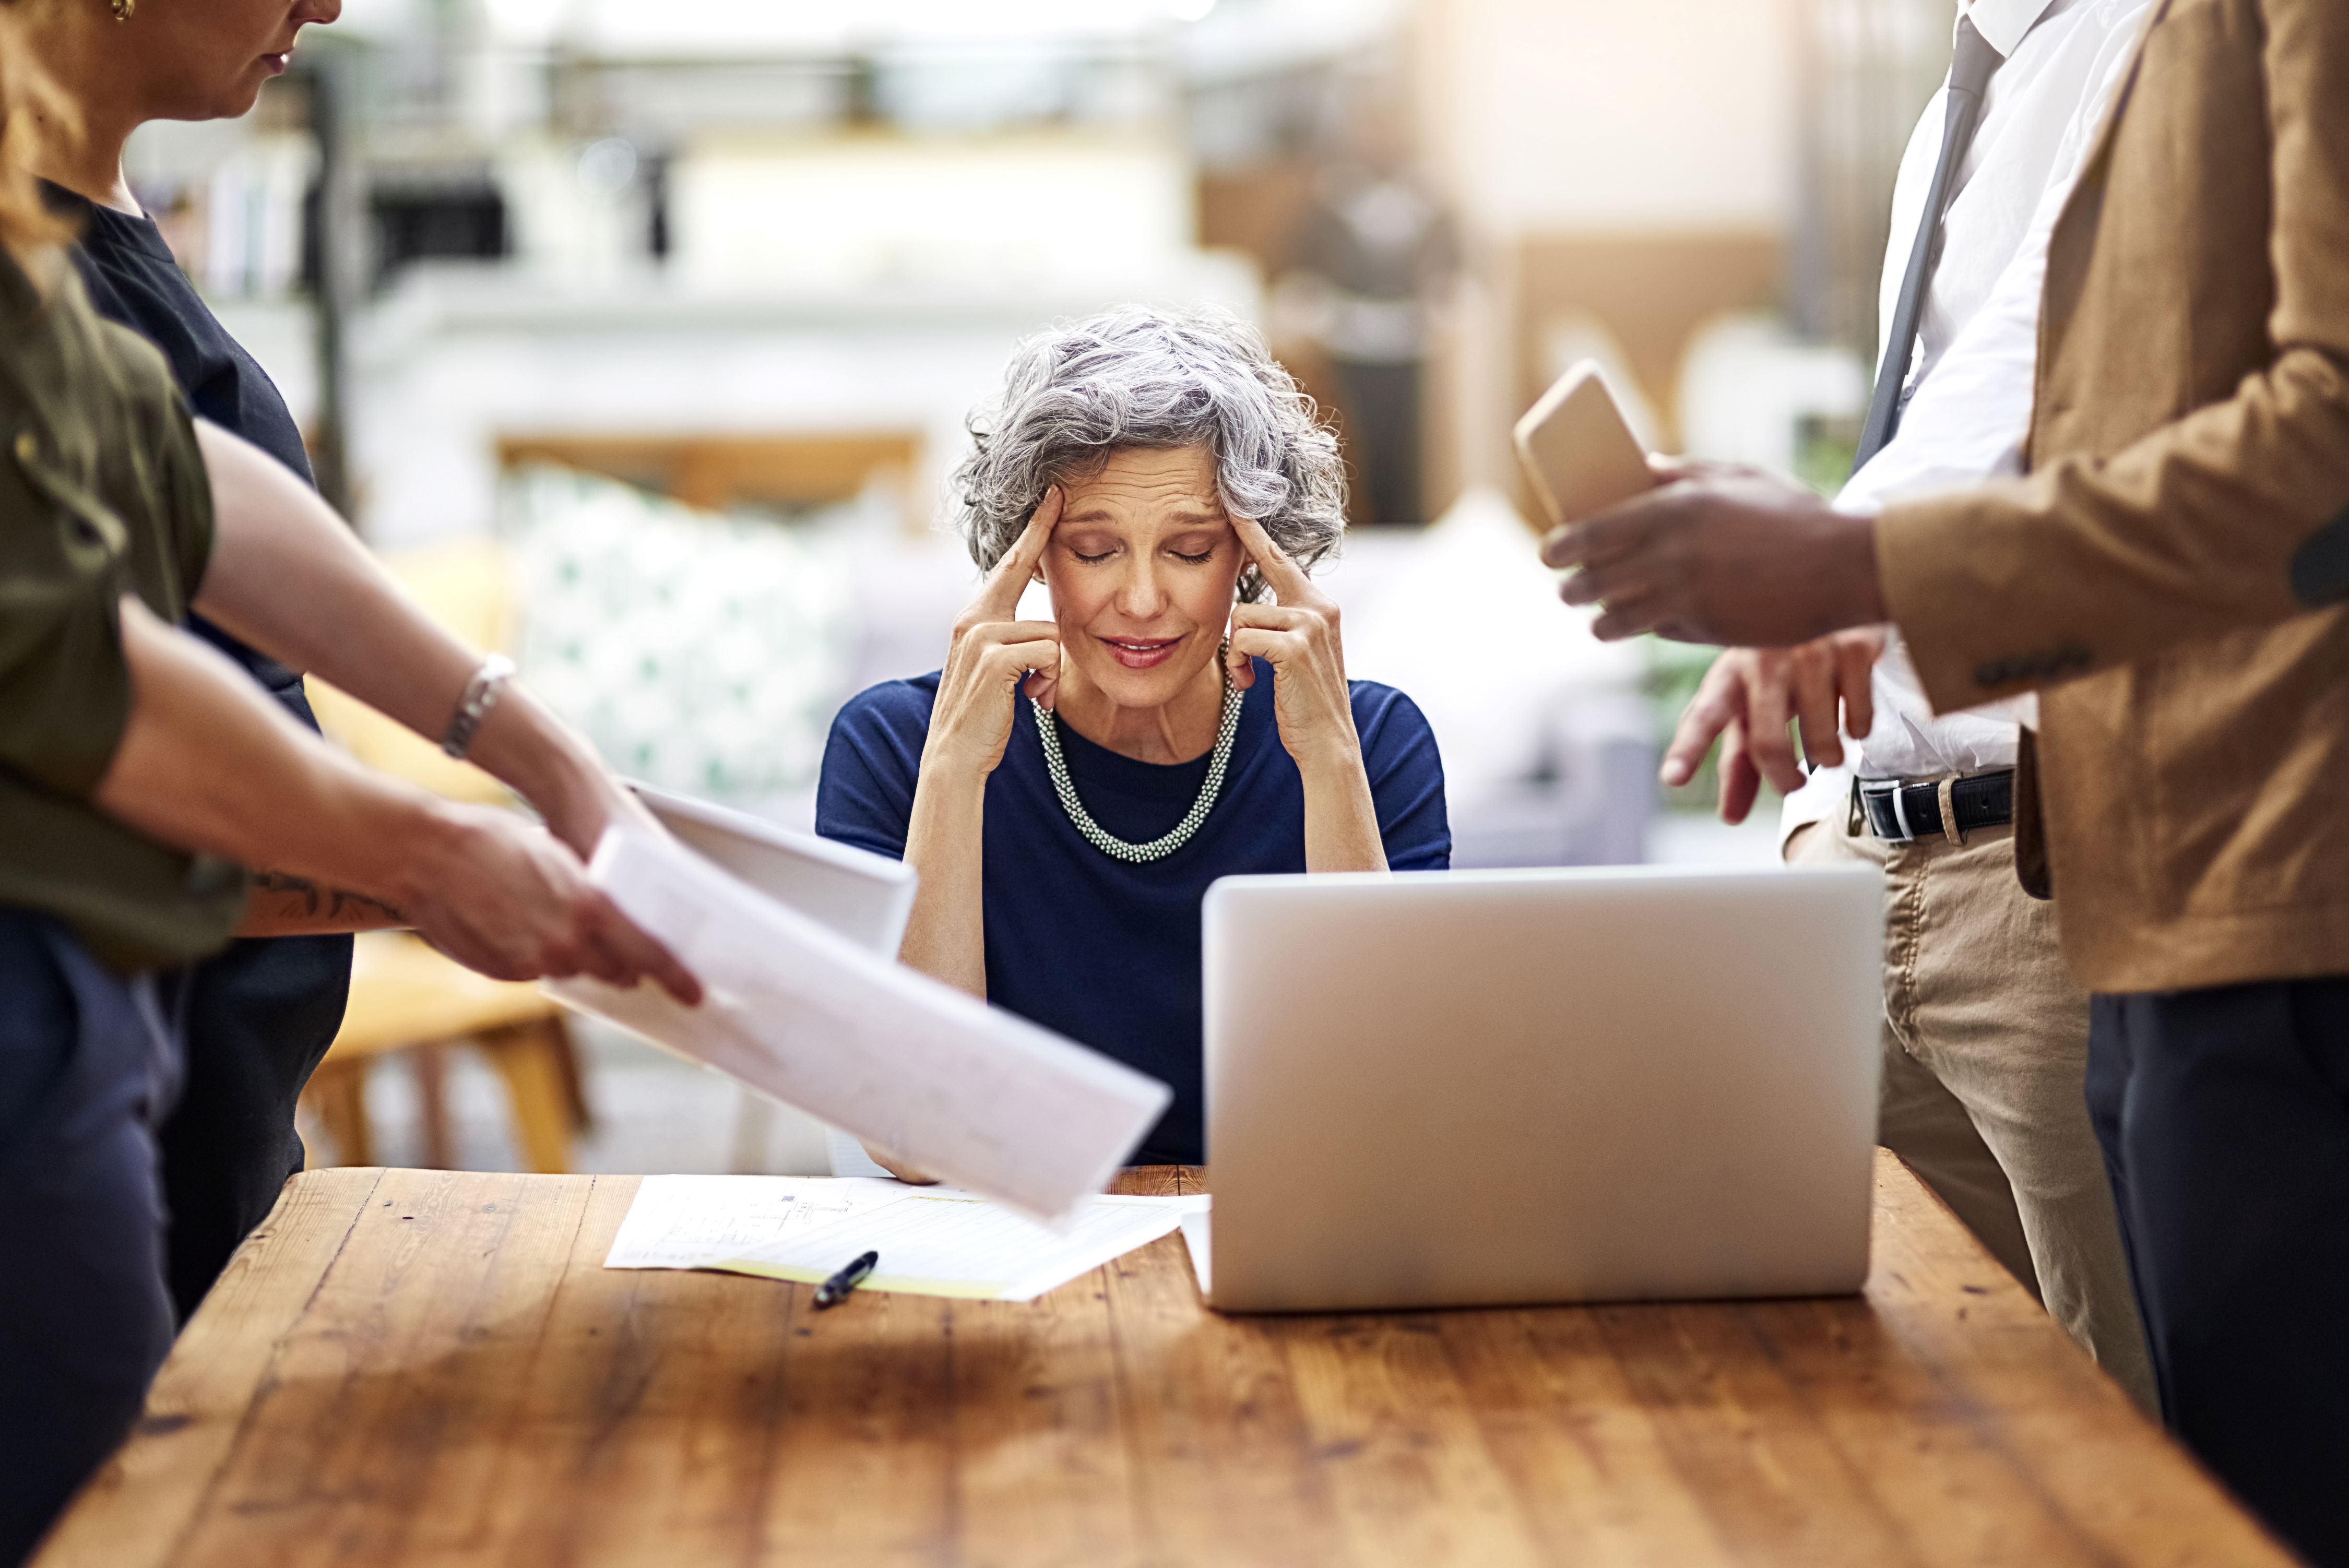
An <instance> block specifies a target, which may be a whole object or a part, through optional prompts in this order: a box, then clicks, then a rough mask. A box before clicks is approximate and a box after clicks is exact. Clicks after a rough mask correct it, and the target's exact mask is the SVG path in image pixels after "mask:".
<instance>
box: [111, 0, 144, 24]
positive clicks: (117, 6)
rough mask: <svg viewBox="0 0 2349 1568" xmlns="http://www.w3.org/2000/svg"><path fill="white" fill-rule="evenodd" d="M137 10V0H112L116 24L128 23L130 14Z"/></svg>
mask: <svg viewBox="0 0 2349 1568" xmlns="http://www.w3.org/2000/svg"><path fill="white" fill-rule="evenodd" d="M137 9H139V0H114V19H115V20H116V21H118V22H128V21H129V20H130V13H132V12H133V11H136V10H137Z"/></svg>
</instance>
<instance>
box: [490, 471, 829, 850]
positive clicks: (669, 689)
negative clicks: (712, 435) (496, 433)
mask: <svg viewBox="0 0 2349 1568" xmlns="http://www.w3.org/2000/svg"><path fill="white" fill-rule="evenodd" d="M502 513H503V516H502V525H501V532H502V535H503V536H504V538H505V539H506V541H507V542H508V544H509V546H510V548H511V549H512V554H513V563H514V573H515V579H516V586H517V588H518V590H519V595H520V601H521V618H522V630H521V635H520V637H519V639H518V649H517V654H516V663H517V664H518V665H520V666H521V670H522V674H523V678H525V679H526V680H528V681H529V682H530V684H531V686H532V687H533V689H534V690H535V691H536V692H537V693H538V694H539V695H540V696H541V697H543V699H544V700H545V701H546V702H547V703H548V704H549V705H550V706H551V707H554V710H555V711H556V712H558V713H560V714H562V715H563V716H564V717H565V718H567V719H568V720H570V721H571V722H572V723H573V724H574V725H576V726H578V727H579V728H580V729H581V730H582V731H584V732H585V735H586V736H587V738H589V740H591V741H592V742H593V743H594V744H595V748H596V749H597V750H598V751H599V752H601V753H602V754H603V756H604V758H605V760H606V761H607V762H609V763H610V764H611V765H612V766H613V767H614V768H616V769H618V770H619V771H620V772H622V773H625V774H627V775H629V776H630V777H633V778H636V779H644V780H645V781H647V782H648V783H652V784H657V785H660V786H662V787H663V788H666V789H676V790H678V791H681V792H683V793H686V794H691V795H698V796H701V797H703V798H705V799H715V800H722V801H726V802H729V803H730V804H734V805H740V806H746V807H751V808H756V807H757V806H759V805H761V803H764V802H771V801H774V800H778V799H785V798H789V797H793V796H799V795H803V794H805V793H806V792H807V791H808V790H810V789H813V788H814V784H815V777H816V770H817V768H818V765H819V764H820V763H821V762H822V761H823V743H824V738H825V735H826V733H827V731H828V730H829V727H830V726H831V721H832V716H833V713H834V712H835V711H836V710H837V709H838V708H839V707H840V705H841V703H842V702H843V700H844V699H845V698H846V696H848V691H847V684H848V680H849V676H850V660H851V657H852V655H853V653H854V625H853V615H852V600H851V593H850V580H849V578H850V566H849V559H848V552H847V551H846V549H845V547H844V544H843V542H842V541H841V540H840V539H839V538H838V537H837V536H836V535H834V534H832V533H828V532H827V531H824V530H823V529H822V528H820V527H817V526H814V525H812V524H807V523H784V522H779V521H773V520H770V519H762V518H738V517H724V516H719V515H717V514H714V513H710V512H706V511H698V510H696V509H694V508H692V507H688V506H685V505H682V504H680V503H678V502H677V501H673V500H667V499H666V498H664V497H660V496H656V495H652V494H649V493H647V492H646V491H643V490H637V489H636V488H634V487H633V486H629V485H625V484H621V483H618V482H617V481H616V480H607V479H604V478H601V477H599V476H596V475H593V474H585V473H581V472H577V471H575V470H573V469H560V468H553V467H538V468H532V469H525V470H523V472H521V473H519V474H517V475H516V476H514V478H513V479H512V480H511V481H510V482H509V484H508V486H507V489H506V492H505V495H504V497H503V506H502Z"/></svg>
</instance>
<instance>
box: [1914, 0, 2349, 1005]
mask: <svg viewBox="0 0 2349 1568" xmlns="http://www.w3.org/2000/svg"><path fill="white" fill-rule="evenodd" d="M2028 467H2029V470H2030V471H2029V473H2028V475H2027V477H2026V478H2024V479H2023V480H2017V481H2014V482H2013V483H2012V484H2009V485H2002V486H1997V487H1992V488H1991V489H1988V490H1976V491H1971V492H1968V493H1965V494H1962V495H1958V496H1951V497H1948V498H1942V499H1937V500H1929V501H1924V502H1920V503H1911V504H1906V505H1901V506H1898V507H1894V508H1892V509H1889V511H1887V512H1886V514H1885V517H1884V521H1883V524H1882V527H1881V529H1880V531H1879V534H1878V551H1879V563H1880V568H1881V573H1882V578H1883V583H1884V591H1885V595H1886V598H1887V600H1888V602H1889V605H1890V607H1891V610H1892V613H1893V615H1894V618H1895V619H1896V620H1897V621H1898V622H1899V624H1900V626H1901V629H1902V631H1903V632H1904V633H1906V634H1907V635H1908V638H1909V645H1910V647H1911V649H1912V651H1913V653H1914V655H1915V657H1916V662H1917V667H1918V670H1919V672H1920V674H1921V675H1922V676H1923V677H1924V683H1925V688H1926V690H1927V692H1928V694H1929V695H1930V696H1931V697H1932V699H1933V702H1934V704H1935V706H1936V707H1940V708H1942V709H1945V710H1946V709H1951V708H1960V707H1970V706H1971V705H1973V704H1975V703H1979V702H1982V700H1984V699H1986V698H1989V697H1992V696H2005V695H2008V694H2012V693H2014V692H2018V691H2023V690H2026V689H2032V688H2036V687H2048V688H2051V689H2048V690H2047V692H2046V695H2045V696H2044V701H2043V705H2042V709H2041V729H2040V732H2039V737H2038V744H2037V753H2036V759H2035V764H2036V765H2035V772H2036V774H2037V786H2036V790H2035V795H2036V799H2035V800H2034V799H2031V798H2030V797H2031V796H2032V795H2033V793H2034V791H2033V790H2031V789H2025V791H2024V795H2025V799H2024V801H2023V807H2022V810H2023V817H2024V820H2023V824H2022V829H2023V832H2022V837H2021V840H2019V841H2021V842H2027V841H2029V840H2030V838H2031V836H2032V834H2033V830H2044V843H2045V848H2046V858H2047V864H2048V868H2049V870H2050V872H2052V881H2053V886H2054V894H2055V899H2056V906H2057V908H2058V910H2059V912H2060V918H2061V923H2062V926H2063V933H2064V954H2065V956H2066V958H2067V960H2068V962H2069V965H2070V966H2071V968H2072V970H2073V973H2074V974H2075V976H2076V977H2077V978H2078V979H2079V980H2080V981H2081V982H2082V984H2084V985H2087V986H2089V987H2090V988H2092V989H2095V990H2098V991H2149V990H2168V989H2178V988H2186V987H2196V986H2208V985H2227V984H2231V983H2236V982H2240V981H2250V980H2262V979H2286V978H2294V977H2303V976H2310V975H2349V608H2340V607H2328V606H2338V605H2340V604H2341V603H2343V601H2344V598H2349V0H2167V3H2166V4H2163V5H2159V6H2158V7H2157V8H2156V9H2155V11H2154V12H2153V14H2152V15H2151V16H2150V17H2149V18H2148V21H2147V31H2146V35H2145V38H2144V41H2143V44H2142V46H2141V47H2140V50H2139V53H2138V56H2137V62H2136V64H2135V66H2134V67H2133V68H2132V73H2131V76H2130V77H2129V79H2128V80H2127V84H2126V85H2125V86H2124V87H2123V88H2122V90H2121V94H2120V96H2119V98H2118V99H2117V101H2116V105H2115V108H2114V109H2113V112H2112V117H2111V119H2110V121H2109V122H2108V123H2107V124H2106V127H2105V129H2104V132H2103V137H2102V140H2101V142H2100V144H2099V146H2098V148H2097V150H2096V151H2095V153H2094V154H2093V156H2092V157H2091V160H2090V161H2089V163H2088V165H2087V168H2086V170H2085V172H2084V174H2083V176H2082V180H2081V183H2080V186H2079V189H2078V190H2077V191H2075V193H2074V194H2073V196H2072V198H2071V201H2070V203H2069V205H2068V207H2067V208H2066V210H2065V211H2064V217H2063V221H2062V222H2061V224H2060V225H2059V226H2058V228H2057V229H2056V232H2055V235H2054V243H2053V248H2052V250H2051V252H2050V254H2049V258H2048V270H2047V294H2046V299H2045V301H2044V305H2043V307H2042V315H2041V320H2040V354H2039V370H2038V387H2037V403H2036V407H2035V408H2034V410H2033V420H2032V429H2031V437H2030V442H2029V447H2028Z"/></svg>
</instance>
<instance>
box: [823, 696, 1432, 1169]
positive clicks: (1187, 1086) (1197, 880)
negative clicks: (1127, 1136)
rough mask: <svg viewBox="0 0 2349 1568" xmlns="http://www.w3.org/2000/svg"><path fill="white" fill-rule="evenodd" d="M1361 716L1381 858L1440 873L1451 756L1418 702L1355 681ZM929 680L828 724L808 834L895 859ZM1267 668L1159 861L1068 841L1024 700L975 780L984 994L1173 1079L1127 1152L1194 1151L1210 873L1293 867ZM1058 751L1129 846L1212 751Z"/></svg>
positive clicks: (1068, 740) (1296, 787)
mask: <svg viewBox="0 0 2349 1568" xmlns="http://www.w3.org/2000/svg"><path fill="white" fill-rule="evenodd" d="M1352 684H1353V697H1354V727H1355V728H1356V729H1357V730H1358V731H1359V732H1360V733H1361V741H1362V760H1363V763H1364V764H1365V766H1366V767H1367V769H1368V770H1369V773H1370V779H1371V799H1372V801H1373V802H1374V803H1375V804H1376V806H1377V808H1378V815H1379V834H1380V837H1381V839H1382V840H1384V841H1385V844H1386V852H1387V864H1388V866H1389V867H1391V868H1392V869H1393V870H1395V871H1399V872H1403V871H1442V870H1444V868H1445V867H1446V866H1447V865H1449V864H1450V863H1451V860H1452V830H1451V828H1450V827H1449V825H1448V824H1447V823H1446V821H1445V820H1444V763H1443V760H1442V758H1439V757H1438V756H1437V755H1436V751H1435V737H1434V735H1433V732H1432V731H1430V730H1429V728H1428V727H1427V720H1426V718H1425V717H1423V716H1422V715H1421V713H1420V711H1419V709H1418V707H1416V706H1414V705H1413V702H1412V700H1411V699H1410V698H1409V697H1407V696H1403V695H1402V693H1401V692H1399V691H1396V690H1394V689H1393V688H1392V687H1390V686H1376V685H1373V684H1371V682H1369V681H1355V682H1354V683H1352ZM937 692H938V677H937V676H936V675H935V674H932V675H926V676H921V677H919V678H918V679H916V680H908V681H889V682H886V683H885V684H883V685H881V686H874V687H873V688H872V689H871V690H869V691H866V692H864V693H863V694H861V695H859V696H856V697H855V698H854V700H852V701H851V702H850V703H849V704H848V706H847V707H843V708H842V709H841V711H840V717H837V718H835V719H833V725H832V739H831V741H830V743H829V744H828V745H827V746H826V747H825V748H824V754H823V782H822V784H821V785H820V786H819V788H818V790H817V794H816V810H815V826H816V831H817V832H819V833H821V834H823V836H824V837H825V838H827V839H836V840H838V841H841V842H842V843H844V844H854V845H855V846H856V847H857V848H859V849H864V850H871V851H874V853H876V854H884V855H888V856H890V857H891V858H892V859H898V860H902V859H903V858H904V857H905V829H906V824H907V823H908V822H909V821H910V820H912V817H913V811H914V783H915V779H916V776H917V775H918V773H919V771H920V769H921V762H922V742H923V739H924V738H925V737H926V736H927V735H928V733H929V727H930V705H931V704H932V703H933V702H935V701H936V698H937ZM1272 703H1273V673H1272V666H1271V665H1268V664H1266V663H1265V662H1264V661H1263V660H1261V659H1259V660H1257V666H1256V686H1255V687H1254V689H1252V690H1251V691H1249V692H1248V693H1247V700H1246V702H1245V703H1244V705H1243V706H1242V707H1241V709H1240V725H1239V733H1238V735H1237V736H1236V737H1235V738H1234V739H1233V744H1232V761H1231V768H1230V770H1229V772H1227V773H1226V776H1225V779H1224V789H1223V793H1222V794H1221V795H1220V796H1219V797H1218V798H1217V799H1216V807H1215V810H1212V811H1210V812H1209V813H1208V814H1207V820H1206V823H1205V824H1204V825H1202V826H1201V827H1200V829H1199V830H1198V832H1197V833H1196V834H1195V835H1194V836H1193V838H1192V839H1191V841H1190V842H1188V843H1186V844H1185V845H1184V846H1183V847H1182V848H1181V849H1179V850H1177V851H1174V853H1173V854H1171V855H1169V856H1167V857H1166V858H1165V859H1164V860H1162V861H1152V862H1151V863H1149V864H1147V865H1128V864H1126V863H1125V862H1124V861H1115V860H1112V859H1111V858H1110V857H1109V856H1107V855H1105V854H1103V853H1102V851H1099V850H1097V849H1095V848H1093V846H1092V845H1091V844H1089V843H1087V842H1086V841H1084V839H1083V838H1082V837H1081V836H1080V835H1079V834H1078V832H1077V830H1076V828H1075V827H1074V826H1073V825H1072V824H1071V822H1070V821H1069V819H1068V814H1067V813H1066V812H1064V811H1063V810H1061V802H1060V798H1059V797H1058V796H1056V795H1055V794H1054V793H1053V792H1052V780H1051V778H1050V775H1049V774H1048V773H1046V771H1045V769H1044V750H1043V742H1042V740H1041V739H1040V738H1039V737H1038V735H1037V733H1036V718H1035V712H1034V710H1033V709H1032V708H1031V707H1030V706H1029V705H1028V704H1027V703H1025V702H1021V703H1019V704H1018V705H1016V707H1017V711H1016V712H1015V713H1014V715H1013V717H1012V724H1011V741H1010V745H1009V747H1008V748H1006V749H1005V752H1004V757H1003V763H1002V765H1001V766H1000V767H999V768H998V769H996V770H995V772H994V774H993V775H992V776H991V777H990V778H989V779H988V781H987V827H986V830H985V833H986V847H985V861H984V862H983V863H984V871H983V876H984V891H983V892H982V894H981V899H982V902H983V903H984V906H985V910H986V922H987V926H986V930H987V996H988V1001H990V1002H993V1003H995V1004H996V1005H997V1006H1001V1007H1005V1008H1008V1009H1009V1010H1010V1011H1011V1012H1014V1013H1017V1014H1019V1016H1022V1017H1024V1018H1030V1019H1032V1020H1034V1021H1035V1022H1037V1023H1039V1024H1041V1025H1043V1026H1045V1027H1046V1028H1049V1029H1054V1030H1057V1031H1059V1032H1060V1033H1061V1034H1063V1035H1066V1036H1068V1037H1070V1038H1071V1039H1072V1040H1077V1041H1080V1042H1081V1043H1083V1044H1085V1045H1088V1046H1092V1047H1094V1048H1095V1049H1096V1050H1100V1051H1102V1052H1104V1053H1106V1054H1107V1055H1109V1056H1112V1057H1116V1058H1117V1059H1118V1060H1119V1061H1122V1062H1125V1063H1128V1064H1130V1065H1132V1066H1133V1067H1135V1068H1140V1069H1141V1070H1142V1071H1143V1072H1145V1073H1148V1074H1150V1075H1151V1076H1152V1077H1153V1078H1162V1079H1164V1081H1165V1082H1167V1083H1169V1084H1172V1085H1173V1086H1174V1104H1173V1105H1172V1106H1171V1107H1170V1108H1169V1109H1168V1110H1167V1112H1166V1115H1165V1117H1164V1119H1161V1120H1160V1122H1159V1123H1158V1126H1157V1127H1156V1128H1155V1129H1154V1130H1153V1131H1152V1132H1151V1134H1150V1136H1149V1137H1148V1138H1147V1139H1145V1140H1143V1145H1142V1150H1141V1151H1140V1153H1139V1154H1137V1155H1136V1156H1135V1158H1136V1159H1137V1160H1138V1161H1143V1162H1145V1163H1157V1162H1164V1161H1181V1162H1184V1163H1196V1162H1198V1161H1202V1160H1204V1159H1205V1158H1206V1102H1205V1097H1204V1091H1203V1088H1202V1085H1201V1078H1202V1072H1201V1065H1200V1041H1201V1021H1200V1004H1199V905H1200V901H1201V900H1202V899H1204V898H1205V897H1206V892H1207V885H1208V884H1209V883H1210V882H1214V881H1215V880H1216V878H1217V877H1227V876H1237V875H1240V874H1243V873H1247V872H1301V871H1303V870H1304V869H1305V786H1304V781H1303V779H1300V778H1299V776H1298V772H1297V764H1296V763H1295V762H1294V761H1292V760H1291V759H1290V758H1289V755H1288V749H1287V748H1285V747H1283V746H1282V745H1281V743H1280V734H1279V730H1278V727H1277V726H1276V725H1275V723H1274V722H1273V712H1272ZM1061 750H1062V752H1063V753H1064V754H1065V755H1066V757H1067V758H1068V763H1069V776H1070V778H1071V779H1072V780H1073V781H1074V783H1075V784H1076V787H1077V797H1078V799H1081V800H1082V801H1083V802H1084V806H1085V810H1088V811H1090V812H1091V813H1092V819H1093V820H1094V821H1096V822H1098V823H1100V824H1101V825H1102V828H1104V829H1106V830H1108V831H1110V832H1111V833H1112V834H1114V835H1116V836H1117V837H1118V838H1121V839H1123V840H1125V841H1127V842H1128V843H1147V842H1149V841H1151V840H1153V839H1155V838H1158V837H1159V836H1161V835H1162V834H1164V833H1166V832H1167V831H1169V830H1172V829H1173V828H1174V825H1175V824H1176V823H1177V822H1179V821H1181V820H1183V818H1184V815H1185V813H1186V812H1188V811H1189V810H1190V809H1191V807H1192V804H1193V803H1194V802H1195V801H1196V800H1197V799H1198V796H1199V788H1200V786H1201V785H1202V784H1203V783H1205V782H1206V777H1207V762H1208V758H1206V757H1201V758H1197V759H1196V760H1195V761H1192V762H1185V763H1178V764H1176V765H1174V766H1173V767H1164V766H1161V765H1159V764H1156V763H1151V762H1137V761H1135V760H1133V758H1130V757H1121V756H1119V755H1118V754H1117V753H1116V752H1113V751H1110V750H1107V749H1105V748H1102V747H1099V746H1096V745H1094V744H1093V743H1092V741H1089V740H1087V739H1085V738H1083V737H1082V736H1081V735H1078V734H1077V733H1076V732H1075V731H1074V730H1071V728H1069V727H1067V726H1066V725H1062V726H1061Z"/></svg>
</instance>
